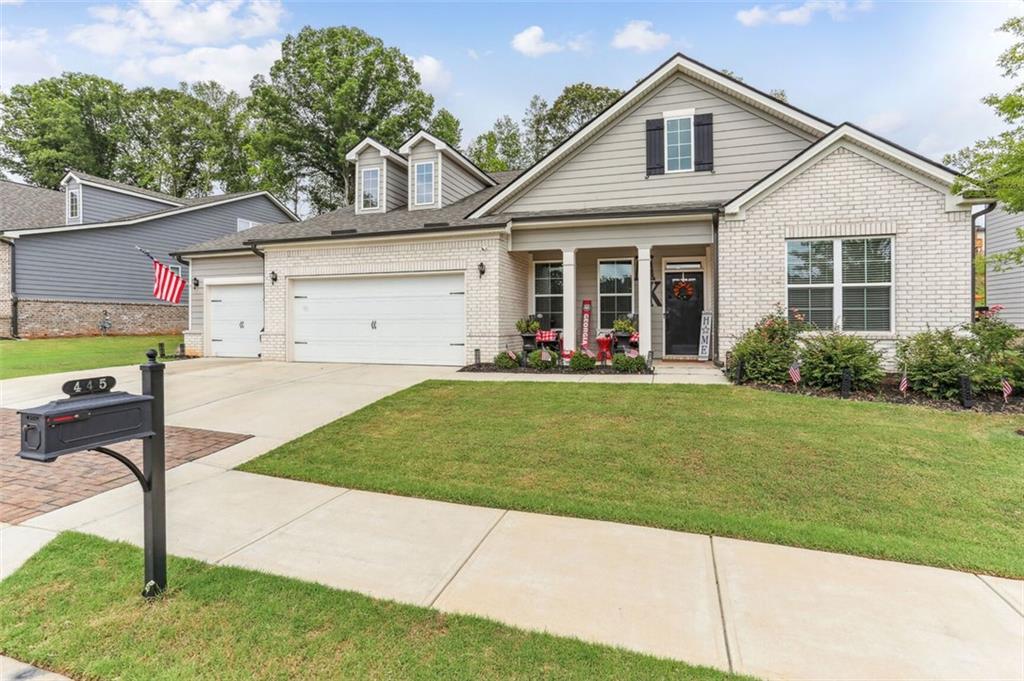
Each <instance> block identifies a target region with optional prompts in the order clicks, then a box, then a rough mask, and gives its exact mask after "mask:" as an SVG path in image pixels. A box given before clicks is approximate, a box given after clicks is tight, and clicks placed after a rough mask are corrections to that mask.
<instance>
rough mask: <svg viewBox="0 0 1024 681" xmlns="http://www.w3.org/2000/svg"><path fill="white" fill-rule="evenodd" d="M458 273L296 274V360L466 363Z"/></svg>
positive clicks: (463, 313) (294, 329) (462, 307)
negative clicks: (331, 276) (306, 276)
mask: <svg viewBox="0 0 1024 681" xmlns="http://www.w3.org/2000/svg"><path fill="white" fill-rule="evenodd" d="M463 281H464V278H463V275H462V274H440V275H415V276H408V277H405V276H403V277H360V278H335V279H298V280H296V281H294V282H293V283H292V316H291V324H292V343H293V344H292V347H293V351H292V358H293V359H294V360H295V361H297V362H372V363H378V364H440V365H459V364H464V363H465V333H466V321H465V296H464V295H463V292H464V288H465V285H464V283H463Z"/></svg>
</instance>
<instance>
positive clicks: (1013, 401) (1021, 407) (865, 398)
mask: <svg viewBox="0 0 1024 681" xmlns="http://www.w3.org/2000/svg"><path fill="white" fill-rule="evenodd" d="M899 384H900V379H899V377H897V376H887V377H886V378H885V379H884V380H883V381H882V384H881V385H880V386H879V387H878V389H877V390H873V391H867V390H861V391H854V392H851V393H850V397H849V399H851V400H857V401H859V402H891V403H893V404H914V405H918V406H921V407H930V408H932V409H944V410H947V411H978V412H984V413H990V414H1024V397H1022V396H1021V395H1019V394H1014V395H1011V396H1010V401H1009V402H1008V403H1004V402H1003V396H1002V394H1000V393H981V394H975V395H974V406H973V407H972V408H971V409H969V410H968V409H964V408H963V407H962V406H960V401H959V399H953V400H935V399H932V398H930V397H927V396H926V395H922V394H920V393H915V392H914V391H910V392H908V393H907V395H906V397H904V396H903V393H901V392H900V389H899ZM744 385H746V386H750V387H752V388H757V389H759V390H771V391H774V392H780V393H791V394H793V395H810V396H812V397H826V398H830V399H836V400H838V399H842V397H840V395H839V391H838V390H822V389H818V388H810V387H807V386H806V385H799V386H797V385H793V384H792V383H785V384H782V385H776V384H767V383H744ZM1022 430H1024V429H1022ZM1022 434H1024V433H1022Z"/></svg>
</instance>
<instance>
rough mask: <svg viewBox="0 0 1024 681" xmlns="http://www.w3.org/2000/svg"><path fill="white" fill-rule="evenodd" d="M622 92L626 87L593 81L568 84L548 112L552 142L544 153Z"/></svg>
mask: <svg viewBox="0 0 1024 681" xmlns="http://www.w3.org/2000/svg"><path fill="white" fill-rule="evenodd" d="M621 96H622V90H619V89H617V88H611V87H603V86H600V85H591V84H590V83H574V84H572V85H568V86H566V87H565V89H563V90H562V93H561V94H560V95H558V98H557V99H555V101H554V102H553V103H552V104H551V108H550V109H549V110H548V111H547V112H545V113H544V118H543V125H544V127H545V128H546V137H547V144H548V148H547V149H545V150H544V153H545V154H546V153H547V152H548V151H550V150H551V148H552V147H554V146H555V145H557V144H558V143H560V142H561V141H562V140H564V139H565V138H566V137H568V136H569V135H571V134H573V133H574V132H576V131H577V130H579V129H580V128H582V127H583V126H584V125H585V124H587V123H589V122H590V120H591V119H593V118H595V117H596V116H597V115H598V114H600V113H601V112H602V111H604V110H605V109H607V108H608V107H609V106H611V105H612V103H613V102H614V101H615V100H617V99H618V98H619V97H621Z"/></svg>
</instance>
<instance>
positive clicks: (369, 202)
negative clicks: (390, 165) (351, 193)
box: [363, 168, 380, 208]
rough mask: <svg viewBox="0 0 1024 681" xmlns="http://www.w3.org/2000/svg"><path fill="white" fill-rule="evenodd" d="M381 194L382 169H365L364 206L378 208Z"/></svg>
mask: <svg viewBox="0 0 1024 681" xmlns="http://www.w3.org/2000/svg"><path fill="white" fill-rule="evenodd" d="M379 196H380V171H379V170H377V169H376V168H373V169H369V170H364V171H363V208H376V207H377V201H378V198H379Z"/></svg>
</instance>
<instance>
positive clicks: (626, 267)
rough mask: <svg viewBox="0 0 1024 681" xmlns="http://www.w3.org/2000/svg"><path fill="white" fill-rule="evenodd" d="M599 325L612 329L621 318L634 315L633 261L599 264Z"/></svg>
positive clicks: (606, 261) (610, 261) (603, 328)
mask: <svg viewBox="0 0 1024 681" xmlns="http://www.w3.org/2000/svg"><path fill="white" fill-rule="evenodd" d="M597 289H598V297H597V306H598V307H597V309H598V313H599V314H598V323H599V324H600V325H601V329H602V330H608V329H610V328H612V323H613V322H614V321H615V320H616V319H619V318H620V317H630V316H632V314H633V261H632V260H600V261H598V263H597Z"/></svg>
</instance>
